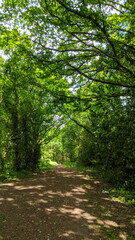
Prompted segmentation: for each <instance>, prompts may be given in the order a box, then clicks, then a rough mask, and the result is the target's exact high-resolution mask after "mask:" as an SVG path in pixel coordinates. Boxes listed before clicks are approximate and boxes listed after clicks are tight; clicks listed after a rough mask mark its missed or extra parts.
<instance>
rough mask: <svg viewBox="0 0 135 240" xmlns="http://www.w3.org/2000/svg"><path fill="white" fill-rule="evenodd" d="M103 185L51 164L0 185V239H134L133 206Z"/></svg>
mask: <svg viewBox="0 0 135 240" xmlns="http://www.w3.org/2000/svg"><path fill="white" fill-rule="evenodd" d="M103 187H104V184H103V183H102V182H99V181H97V180H95V179H94V178H92V177H91V178H88V177H87V176H86V175H85V174H80V173H78V172H77V171H76V170H74V169H71V168H67V167H64V166H62V165H58V166H55V167H54V168H52V170H51V171H45V172H41V173H37V174H34V175H33V177H32V178H25V179H22V180H20V181H13V182H12V183H3V184H1V185H0V240H57V239H58V240H60V239H61V240H104V239H107V240H117V239H121V240H122V239H123V240H133V239H135V224H134V221H133V217H135V210H133V209H129V208H127V207H126V206H125V205H124V204H123V203H121V202H118V201H112V200H111V199H110V198H109V197H108V195H107V193H104V192H103Z"/></svg>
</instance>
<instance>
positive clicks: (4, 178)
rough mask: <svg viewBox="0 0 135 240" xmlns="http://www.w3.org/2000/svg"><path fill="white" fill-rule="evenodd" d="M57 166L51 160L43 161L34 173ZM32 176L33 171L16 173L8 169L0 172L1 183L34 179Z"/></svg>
mask: <svg viewBox="0 0 135 240" xmlns="http://www.w3.org/2000/svg"><path fill="white" fill-rule="evenodd" d="M55 165H57V163H56V162H53V161H51V160H48V161H44V160H41V161H40V163H39V169H38V170H35V171H34V172H39V171H41V170H50V169H51V167H53V166H55ZM32 174H33V171H30V170H21V171H14V170H8V169H7V170H5V171H1V172H0V183H1V182H9V181H12V180H17V179H20V178H24V177H27V178H30V177H32Z"/></svg>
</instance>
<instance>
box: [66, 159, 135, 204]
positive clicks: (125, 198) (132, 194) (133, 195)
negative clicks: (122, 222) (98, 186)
mask: <svg viewBox="0 0 135 240" xmlns="http://www.w3.org/2000/svg"><path fill="white" fill-rule="evenodd" d="M64 165H65V166H67V167H73V168H75V169H77V170H78V171H79V172H84V173H87V175H89V176H92V177H95V178H98V180H103V181H104V182H105V187H104V189H103V191H104V192H106V193H108V195H109V197H110V198H112V199H118V200H120V201H122V202H124V203H125V204H126V205H127V206H129V207H132V208H134V207H135V191H134V190H132V189H129V190H127V189H125V188H124V187H123V186H117V185H114V184H113V183H112V184H111V183H108V182H107V181H106V179H105V178H103V176H102V174H101V173H100V172H99V171H98V170H97V169H96V168H92V167H84V166H80V165H78V164H76V163H75V162H70V161H69V160H68V161H67V162H66V163H64Z"/></svg>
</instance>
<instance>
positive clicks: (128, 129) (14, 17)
mask: <svg viewBox="0 0 135 240" xmlns="http://www.w3.org/2000/svg"><path fill="white" fill-rule="evenodd" d="M0 19H1V24H0V29H1V32H0V34H1V36H0V39H1V40H0V48H1V53H2V55H1V58H0V65H1V75H0V89H1V93H0V103H1V108H0V112H1V114H0V121H1V125H0V135H1V140H0V164H1V166H0V167H1V169H6V168H8V167H10V168H14V169H16V170H20V169H29V168H31V169H35V168H37V167H38V165H39V161H40V157H41V155H42V151H41V149H43V146H44V144H47V143H49V142H50V141H51V140H52V139H53V138H54V137H56V138H57V136H59V137H58V139H59V141H60V142H61V144H58V145H57V144H54V145H55V146H54V148H53V149H54V153H56V152H57V151H58V148H59V149H61V150H59V151H62V152H65V153H66V154H68V156H69V158H70V160H71V161H74V162H77V163H79V164H84V165H86V166H94V167H97V168H100V169H101V170H102V173H103V175H107V177H108V180H109V181H110V182H117V183H118V182H120V183H121V184H123V185H124V186H125V187H127V188H133V187H134V188H135V181H134V170H135V159H134V158H135V98H134V95H135V27H134V19H135V3H134V1H132V0H123V1H117V0H104V1H103V0H93V1H90V0H89V1H88V0H73V1H71V0H63V1H61V0H53V1H51V0H27V1H22V0H20V1H17V0H14V1H13V0H3V1H2V5H1V10H0ZM56 145H57V146H56ZM56 149H57V151H56ZM56 158H57V157H56ZM56 160H57V159H56ZM114 176H115V177H114Z"/></svg>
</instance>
